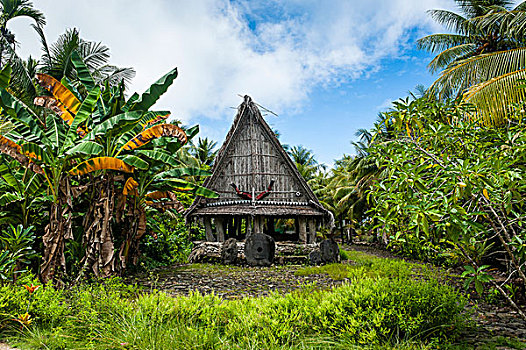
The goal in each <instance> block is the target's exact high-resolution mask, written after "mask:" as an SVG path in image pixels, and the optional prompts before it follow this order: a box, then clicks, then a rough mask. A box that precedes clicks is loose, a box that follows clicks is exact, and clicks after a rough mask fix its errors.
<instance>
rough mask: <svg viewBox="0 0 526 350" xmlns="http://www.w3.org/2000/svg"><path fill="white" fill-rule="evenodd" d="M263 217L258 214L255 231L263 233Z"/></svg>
mask: <svg viewBox="0 0 526 350" xmlns="http://www.w3.org/2000/svg"><path fill="white" fill-rule="evenodd" d="M263 221H264V219H263V217H261V216H256V217H255V218H254V233H263Z"/></svg>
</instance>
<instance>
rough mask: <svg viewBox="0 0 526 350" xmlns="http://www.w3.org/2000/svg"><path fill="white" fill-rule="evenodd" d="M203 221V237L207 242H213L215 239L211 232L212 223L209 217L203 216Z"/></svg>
mask: <svg viewBox="0 0 526 350" xmlns="http://www.w3.org/2000/svg"><path fill="white" fill-rule="evenodd" d="M203 221H204V224H205V236H206V240H207V241H208V242H213V241H215V238H214V233H213V232H212V221H211V220H210V217H209V216H205V218H204V219H203Z"/></svg>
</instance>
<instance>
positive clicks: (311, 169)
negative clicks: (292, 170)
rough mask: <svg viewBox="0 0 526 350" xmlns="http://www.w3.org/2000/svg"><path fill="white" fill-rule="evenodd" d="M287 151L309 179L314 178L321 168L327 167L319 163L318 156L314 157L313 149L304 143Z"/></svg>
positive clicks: (299, 169) (304, 176)
mask: <svg viewBox="0 0 526 350" xmlns="http://www.w3.org/2000/svg"><path fill="white" fill-rule="evenodd" d="M287 153H288V154H289V156H290V157H291V158H292V161H293V162H294V163H295V164H296V167H297V168H298V171H299V172H300V174H301V175H302V176H303V178H304V179H305V180H307V181H309V180H311V179H312V178H314V177H315V176H316V173H317V172H318V171H319V170H321V169H325V166H324V165H322V164H319V163H318V161H317V160H316V158H314V154H313V153H312V151H311V150H309V149H306V148H305V147H303V146H302V145H299V146H294V147H292V148H289V149H288V150H287Z"/></svg>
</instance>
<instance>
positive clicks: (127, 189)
mask: <svg viewBox="0 0 526 350" xmlns="http://www.w3.org/2000/svg"><path fill="white" fill-rule="evenodd" d="M137 186H139V183H138V182H137V181H135V180H134V179H133V177H130V178H128V180H126V183H125V184H124V189H123V190H122V194H123V195H125V196H127V195H128V193H132V194H137V191H136V190H135V189H136V188H137Z"/></svg>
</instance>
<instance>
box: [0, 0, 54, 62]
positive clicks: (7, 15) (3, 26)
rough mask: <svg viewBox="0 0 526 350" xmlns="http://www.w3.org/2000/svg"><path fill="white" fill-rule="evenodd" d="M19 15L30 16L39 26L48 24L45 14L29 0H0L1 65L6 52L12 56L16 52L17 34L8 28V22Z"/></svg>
mask: <svg viewBox="0 0 526 350" xmlns="http://www.w3.org/2000/svg"><path fill="white" fill-rule="evenodd" d="M17 17H29V18H31V19H32V20H33V21H35V23H36V25H37V26H43V25H45V24H46V19H45V17H44V14H43V13H42V12H40V11H39V10H37V9H35V8H34V7H33V3H31V2H30V1H28V0H0V67H2V66H3V64H4V62H3V61H2V59H3V57H4V54H6V55H7V56H8V57H12V56H13V55H14V53H15V44H16V40H15V35H14V34H13V33H12V32H11V31H10V30H9V29H7V23H8V22H9V21H10V20H12V19H14V18H17Z"/></svg>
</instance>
